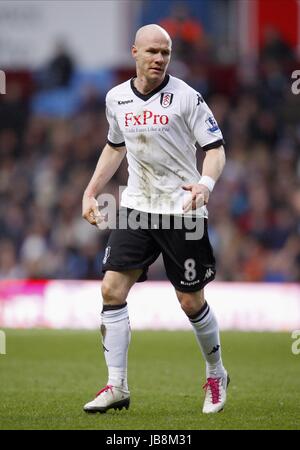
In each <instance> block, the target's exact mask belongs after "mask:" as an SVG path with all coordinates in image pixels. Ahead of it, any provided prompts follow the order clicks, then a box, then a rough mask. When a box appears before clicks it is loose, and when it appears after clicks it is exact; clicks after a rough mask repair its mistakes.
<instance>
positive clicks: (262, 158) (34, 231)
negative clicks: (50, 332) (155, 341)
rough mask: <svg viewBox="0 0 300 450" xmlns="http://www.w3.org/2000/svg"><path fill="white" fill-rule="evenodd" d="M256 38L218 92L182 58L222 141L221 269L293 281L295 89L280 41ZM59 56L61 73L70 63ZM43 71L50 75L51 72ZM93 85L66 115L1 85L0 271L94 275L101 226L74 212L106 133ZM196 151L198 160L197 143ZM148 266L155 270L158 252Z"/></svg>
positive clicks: (217, 239)
mask: <svg viewBox="0 0 300 450" xmlns="http://www.w3.org/2000/svg"><path fill="white" fill-rule="evenodd" d="M195 33H196V31H195ZM278 48H279V47H278ZM267 50H268V49H267V47H266V48H265V49H264V53H262V54H261V59H260V61H259V62H258V64H257V66H256V69H255V70H256V72H255V73H256V76H255V77H252V78H251V80H250V81H249V80H247V81H245V80H243V79H239V77H238V76H237V81H236V85H235V89H234V90H233V91H232V90H231V91H230V92H224V90H223V92H222V91H220V92H218V91H217V90H216V89H215V86H214V85H213V84H212V83H211V80H210V79H209V77H208V76H207V75H205V72H203V71H202V67H197V65H195V64H194V66H193V65H190V66H189V67H188V68H186V80H187V81H188V82H190V84H192V85H193V86H194V87H195V88H196V89H199V82H200V81H201V83H200V84H201V86H200V87H202V88H203V90H202V94H203V95H204V97H205V100H206V101H207V102H208V104H209V106H210V107H211V109H212V110H213V112H214V114H215V117H216V119H217V121H218V123H219V126H220V128H221V129H222V131H223V134H224V137H225V141H226V154H227V164H226V167H225V169H224V172H223V174H222V177H221V179H220V180H219V181H218V183H217V184H216V187H215V190H214V192H213V194H212V195H211V198H210V202H209V214H210V222H209V223H210V226H209V233H210V238H211V242H212V245H213V247H214V251H215V255H216V259H217V279H218V280H222V281H269V282H271V281H280V282H295V281H300V182H299V179H300V119H299V111H300V99H298V97H300V95H299V96H298V97H297V96H295V95H292V93H291V74H290V71H289V69H288V67H289V61H287V65H286V64H285V63H284V64H283V60H282V58H285V59H286V58H287V57H288V56H289V55H288V53H287V52H286V51H282V54H279V53H278V52H277V53H276V52H275V53H274V51H273V53H270V52H271V50H272V49H269V53H268V52H267ZM59 62H60V64H62V66H63V68H66V67H67V69H66V70H67V71H68V74H69V75H68V76H69V77H70V76H71V73H70V71H71V69H72V70H73V66H72V64H67V63H66V61H63V58H62V56H61V57H60V60H59ZM183 64H184V62H183ZM181 69H182V66H181ZM51 70H53V71H54V72H55V77H56V78H55V80H59V79H60V80H62V81H61V82H62V83H66V78H65V77H63V76H62V77H59V74H57V71H55V69H54V67H53V64H52V66H51ZM197 71H198V72H197ZM170 72H171V70H170ZM199 72H201V77H200V75H199V77H198V74H199ZM171 73H172V72H171ZM48 75H49V74H48ZM174 75H176V73H174ZM43 79H44V80H47V83H49V84H50V85H51V87H52V84H53V78H51V76H50V77H49V76H48V77H46V78H45V77H44V78H43ZM51 83H52V84H51ZM48 88H49V86H48V87H47V86H46V87H45V85H43V86H39V85H38V84H37V85H36V86H35V89H36V90H39V89H48ZM104 94H105V93H102V94H101V93H98V94H97V93H96V92H95V91H93V89H91V90H89V91H88V94H87V95H86V96H85V97H84V98H83V99H82V101H81V103H79V104H78V105H77V106H76V109H75V110H74V111H73V113H72V114H71V115H68V116H67V117H54V116H53V115H52V116H47V115H40V114H35V113H34V111H33V110H32V108H31V100H32V98H31V95H29V96H24V95H22V92H21V90H20V86H19V85H18V83H16V82H12V83H10V84H9V85H8V86H7V94H6V95H2V96H1V99H0V158H1V159H0V161H1V162H0V199H1V201H0V278H1V279H4V278H5V279H11V278H60V279H98V278H101V277H102V274H101V264H102V259H103V255H104V250H105V245H106V240H107V237H108V231H101V232H100V231H99V230H97V229H96V228H95V227H92V226H91V225H89V224H87V223H86V222H85V221H84V220H83V219H82V217H81V199H82V194H83V191H84V189H85V187H86V185H87V183H88V181H89V179H90V177H91V175H92V173H93V171H94V168H95V165H96V162H97V160H98V158H99V155H100V152H101V149H102V148H103V146H104V144H105V142H106V136H107V122H106V118H105V105H104ZM198 157H199V161H198V162H199V168H200V167H201V162H202V158H203V152H202V150H201V149H199V151H198ZM126 179H127V166H126V162H125V161H124V162H123V163H122V165H121V168H120V169H119V171H118V172H117V173H116V175H115V176H114V177H113V179H112V180H111V182H110V183H109V185H108V187H107V192H110V193H113V194H114V195H116V196H117V193H118V186H119V185H125V184H126ZM149 277H150V279H165V272H164V268H163V263H162V259H161V258H160V259H158V261H157V262H156V263H154V264H153V265H152V267H151V269H150V272H149Z"/></svg>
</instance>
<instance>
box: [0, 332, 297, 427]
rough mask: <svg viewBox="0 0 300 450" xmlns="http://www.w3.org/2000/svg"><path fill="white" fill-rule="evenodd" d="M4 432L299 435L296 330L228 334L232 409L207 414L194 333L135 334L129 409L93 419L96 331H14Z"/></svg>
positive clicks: (99, 370)
mask: <svg viewBox="0 0 300 450" xmlns="http://www.w3.org/2000/svg"><path fill="white" fill-rule="evenodd" d="M6 344H7V345H6V347H7V349H6V351H7V354H6V355H0V398H1V401H0V428H1V429H98V430H101V429H102V430H164V429H166V430H203V429H206V430H208V429H298V430H299V429H300V355H294V354H293V353H292V351H291V344H292V339H291V334H290V333H241V332H223V333H222V347H223V360H224V363H225V365H226V367H227V369H228V371H229V373H230V377H231V383H230V386H229V389H228V401H227V404H226V407H225V410H224V411H223V412H221V413H219V414H215V415H204V414H202V413H201V409H202V403H203V397H204V395H203V392H202V389H201V387H202V385H203V384H204V381H205V372H204V363H203V361H202V356H201V355H200V350H199V348H198V346H197V343H196V341H195V338H194V335H193V333H192V331H191V332H184V331H183V332H177V331H176V332H167V331H161V332H157V331H143V332H142V331H134V332H133V333H132V341H131V346H130V351H129V386H130V390H131V405H130V408H129V410H128V411H125V410H124V409H123V410H122V411H116V412H115V411H113V410H110V411H109V412H107V413H106V414H95V415H88V414H86V413H84V412H83V410H82V406H83V405H84V404H85V403H86V402H87V401H89V400H91V399H92V398H93V397H94V394H95V392H97V390H98V389H100V388H102V387H103V386H104V385H105V383H106V378H107V376H106V367H105V364H104V358H103V354H102V350H101V348H100V337H99V334H98V333H97V332H89V331H57V330H53V331H52V330H6Z"/></svg>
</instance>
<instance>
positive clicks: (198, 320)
mask: <svg viewBox="0 0 300 450" xmlns="http://www.w3.org/2000/svg"><path fill="white" fill-rule="evenodd" d="M189 320H190V322H191V324H192V326H193V329H194V332H195V335H196V338H197V341H198V343H199V345H200V348H201V351H202V354H203V357H204V359H205V361H206V378H219V377H221V376H224V374H225V373H226V371H225V369H224V366H223V363H222V358H221V344H220V335H219V327H218V323H217V320H216V317H215V315H214V313H213V311H212V310H211V308H210V307H209V306H208V304H207V303H206V302H205V303H204V305H203V307H202V308H201V309H200V311H199V312H198V313H197V314H196V315H195V316H192V317H189Z"/></svg>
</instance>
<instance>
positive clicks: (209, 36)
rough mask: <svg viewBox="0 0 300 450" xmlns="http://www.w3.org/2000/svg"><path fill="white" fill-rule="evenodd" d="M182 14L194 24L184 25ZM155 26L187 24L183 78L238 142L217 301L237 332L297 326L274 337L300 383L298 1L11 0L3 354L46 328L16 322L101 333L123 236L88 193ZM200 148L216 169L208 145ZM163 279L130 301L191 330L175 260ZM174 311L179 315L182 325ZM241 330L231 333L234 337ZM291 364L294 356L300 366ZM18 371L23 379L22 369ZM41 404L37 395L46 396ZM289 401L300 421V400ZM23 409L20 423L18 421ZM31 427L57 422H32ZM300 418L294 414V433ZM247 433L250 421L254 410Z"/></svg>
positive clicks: (1, 170)
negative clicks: (108, 110)
mask: <svg viewBox="0 0 300 450" xmlns="http://www.w3.org/2000/svg"><path fill="white" fill-rule="evenodd" d="M178 16H180V20H181V21H182V22H183V23H184V24H185V28H183V30H184V31H182V32H181V33H177V32H176V23H177V20H178ZM152 22H156V23H161V24H162V25H163V26H165V27H166V28H167V29H169V30H170V33H171V35H172V33H173V35H172V37H173V42H174V53H173V60H172V63H171V65H170V70H169V71H170V73H172V74H173V75H175V76H178V77H180V78H183V79H184V80H185V81H187V82H188V83H189V84H190V85H192V86H193V87H194V88H195V89H197V90H198V91H199V92H201V93H202V95H203V96H204V98H205V100H206V101H207V102H208V104H209V105H210V107H211V109H212V110H213V112H214V114H215V116H216V118H217V120H218V123H219V125H220V128H221V129H222V131H223V133H224V137H225V141H226V154H227V164H226V167H225V170H224V172H223V174H222V177H221V179H220V180H219V182H218V183H217V185H216V187H215V190H214V193H213V195H212V196H211V199H210V205H209V212H210V229H209V232H210V237H211V241H212V244H213V246H214V249H215V254H216V258H217V279H216V281H215V282H214V283H212V284H211V286H209V287H208V293H211V304H212V305H213V307H215V308H216V313H217V315H218V318H219V319H220V321H221V322H220V323H221V329H222V330H225V329H235V330H244V331H245V330H258V331H263V330H270V331H271V330H273V331H274V330H275V331H285V332H288V333H286V334H282V335H278V334H276V336H275V333H274V338H270V341H269V344H268V346H267V347H266V352H268V353H270V352H272V339H274V342H276V348H277V349H278V352H279V348H281V350H282V353H281V356H282V361H285V363H284V364H285V365H286V367H288V364H291V366H289V370H290V371H289V374H290V377H291V379H292V380H293V383H294V385H293V386H294V389H295V390H294V392H296V390H298V392H299V382H297V381H296V376H295V374H296V372H295V367H296V366H295V360H296V359H297V358H298V360H299V358H300V356H295V355H292V353H291V349H290V348H291V331H293V330H296V329H299V328H300V305H299V302H300V299H299V297H300V295H299V284H298V283H299V278H300V235H299V234H300V223H299V218H300V181H299V176H300V151H299V150H300V121H299V111H300V95H294V94H293V93H292V89H291V87H292V79H291V74H292V72H293V71H294V70H298V69H300V2H299V1H297V0H249V1H248V0H243V1H237V0H213V1H211V0H195V1H193V0H190V1H185V2H180V3H179V2H175V1H171V0H164V1H156V0H154V1H147V0H144V1H142V0H120V1H119V0H111V1H109V0H107V1H106V0H101V1H85V2H83V1H68V2H65V1H43V2H36V1H3V0H1V1H0V69H1V70H2V71H4V72H5V75H6V90H5V94H4V95H0V161H1V162H0V280H1V281H0V328H2V329H5V330H6V333H7V345H8V350H7V355H6V356H3V358H9V342H10V339H11V342H12V343H14V342H15V345H16V349H17V348H18V351H17V350H15V352H16V353H15V358H17V359H18V358H19V356H20V355H23V353H24V349H25V347H24V346H22V345H20V342H24V343H25V342H31V341H30V340H31V339H33V341H34V336H36V335H35V334H34V331H30V332H29V331H28V333H29V334H24V333H23V332H22V331H21V330H11V331H10V328H11V329H13V328H32V327H46V328H52V327H53V328H72V327H73V328H94V329H95V328H96V327H97V323H98V320H99V316H98V311H100V301H101V299H100V296H99V282H98V281H96V280H98V279H99V277H101V261H102V258H103V255H104V249H105V242H106V240H107V236H108V234H107V232H101V233H100V232H99V231H98V230H96V229H94V228H93V227H91V226H89V225H88V224H87V223H85V221H83V219H82V218H81V198H82V193H83V190H84V188H85V186H86V185H87V183H88V180H89V179H90V176H91V174H92V172H93V170H94V167H95V164H96V161H97V159H98V157H99V153H100V151H101V149H102V147H103V145H104V144H105V141H106V133H107V123H106V119H105V111H104V110H105V108H104V98H105V94H106V92H107V90H108V89H109V88H110V87H112V86H113V85H115V84H117V83H119V82H122V81H124V80H125V79H128V77H130V76H132V75H133V74H134V65H133V62H132V60H131V57H130V52H129V49H130V45H131V43H132V41H133V37H134V33H135V31H136V29H137V28H138V27H139V26H141V25H143V24H146V23H152ZM198 157H199V167H200V166H201V161H202V157H203V154H202V152H201V149H199V152H198ZM126 177H127V170H126V163H124V164H122V166H121V168H120V170H119V171H118V172H117V174H116V175H115V176H114V177H113V179H112V180H111V182H110V183H109V185H108V188H107V192H111V193H113V194H115V195H116V197H117V193H118V186H119V184H122V185H123V184H126ZM149 279H150V281H149V282H148V283H144V286H143V288H142V287H141V286H139V287H135V288H134V290H133V295H132V301H131V303H130V300H129V310H130V311H132V313H133V314H132V320H133V324H134V326H133V328H135V329H143V328H158V329H165V328H171V329H185V328H187V324H186V322H185V318H184V317H183V315H182V313H181V312H180V311H179V308H178V305H177V303H176V300H175V297H174V294H173V292H171V291H172V288H171V287H170V286H169V285H168V284H167V282H166V281H165V280H166V278H165V272H164V268H163V265H162V260H161V259H159V260H158V261H157V262H156V263H155V264H153V265H152V267H151V269H150V271H149ZM51 280H52V281H51ZM86 280H88V281H86ZM151 283H152V284H151ZM245 283H248V284H245ZM209 289H211V291H209ZM153 292H154V293H155V295H153ZM153 296H154V297H155V301H154V300H153V302H152V305H153V308H152V309H151V300H152V297H153ZM160 297H161V298H164V300H165V302H164V304H163V305H162V302H160ZM156 300H157V301H156ZM208 301H210V298H208ZM225 302H226V304H225ZM130 305H131V306H130ZM149 305H150V306H149ZM171 305H173V306H171ZM130 308H131V309H130ZM145 308H147V309H145ZM170 308H172V313H171V317H172V319H173V320H174V322H173V326H171V327H168V326H167V324H168V323H170ZM176 308H177V309H176ZM175 309H176V311H175ZM172 314H173V315H172ZM179 314H181V316H180V318H179ZM146 316H147V317H148V318H149V320H148V321H147V320H145V317H146ZM143 320H144V322H143ZM20 333H21V334H20ZM25 333H26V332H25ZM30 333H33V335H32V334H30ZM43 336H44V337H43ZM47 336H48V335H46V338H45V335H43V334H42V335H41V336H40V339H41V342H45V339H46V340H47V339H50V338H49V337H47ZM60 336H63V335H58V336H57V337H56V338H57V339H58V341H57V342H59V339H60ZM226 336H229V338H228V337H226ZM245 336H246V335H245ZM253 336H254V335H253ZM295 337H297V335H295ZM26 339H27V341H26ZM43 339H44V340H43ZM67 339H70V337H68V338H67ZM180 339H181V338H180V337H178V342H179V340H180ZM226 339H228V340H229V342H231V341H230V339H231V338H230V335H226V333H225V343H226ZM234 339H235V338H234V336H233V339H232V342H234ZM239 339H240V338H239ZM241 339H242V340H241V342H242V341H243V339H245V341H243V342H244V345H245V346H247V345H250V347H249V348H250V349H251V341H252V340H253V341H252V342H253V343H254V342H258V343H257V345H258V346H261V347H263V344H264V343H265V342H267V340H266V341H263V338H261V339H262V340H261V341H259V339H258V341H256V340H255V339H254V337H252V336H251V335H249V340H248V341H247V342H246V337H245V338H241ZM80 340H81V338H78V341H77V342H78V343H79V342H81V341H80ZM83 340H84V339H83ZM49 342H50V341H49ZM49 342H48V344H49ZM74 342H75V340H74ZM18 345H19V347H18ZM24 345H25V344H24ZM49 345H50V344H49ZM78 345H80V344H78ZM92 345H94V344H92ZM234 345H235V344H232V347H230V348H231V349H232V352H233V351H234V349H235V347H234ZM253 345H256V344H253ZM280 346H281V347H280ZM71 347H72V345H71ZM47 348H48V349H49V347H47ZM62 348H63V346H62ZM65 348H66V349H67V350H65V351H66V352H68V351H69V352H70V354H71V355H72V351H70V347H68V345H67V346H66V347H65ZM10 349H11V350H10V351H11V352H12V353H13V350H14V349H13V344H11V347H10ZM62 351H63V350H62ZM183 351H184V350H183ZM251 351H252V350H250V352H251ZM24 354H26V351H25V353H24ZM49 354H50V359H51V351H50V353H49ZM279 354H280V353H278V355H279ZM291 355H292V356H291ZM31 356H32V355H31ZM31 356H30V357H31ZM73 356H74V355H73ZM256 356H257V355H254V357H256ZM39 357H41V355H40V356H39V355H37V361H36V364H37V368H36V370H37V373H38V368H40V366H39V359H38V358H39ZM56 357H57V355H56ZM64 357H66V354H64ZM156 357H157V354H156ZM288 357H291V358H294V359H293V360H292V359H290V360H289V362H287V361H286V359H285V358H288ZM1 358H2V356H1ZM53 358H54V359H53V361H54V360H55V357H54V356H53ZM57 358H58V359H57V360H59V361H60V359H59V358H60V356H59V357H57ZM94 358H99V355H98V356H96V353H95V355H94ZM21 360H22V357H21ZM1 362H3V359H2V361H1ZM99 364H100V363H99ZM259 364H260V363H259ZM261 364H264V361H262V362H261ZM276 364H280V363H279V361H276V363H275V365H273V366H272V365H270V374H271V373H272V371H273V370H274V371H275V370H277V369H278V366H277V365H276ZM298 364H299V361H298ZM11 367H13V366H11ZM14 367H15V366H14ZM101 367H102V366H101ZM98 368H99V367H98ZM4 369H5V368H4ZM28 370H29V369H28ZM101 370H103V371H104V369H103V367H102V369H101ZM165 370H166V371H167V370H170V369H167V368H166V369H165ZM236 371H237V372H238V370H237V369H236ZM242 371H243V368H242V367H240V372H238V373H239V374H241V376H242ZM3 373H4V374H5V371H4V372H3ZM14 373H15V370H14ZM25 373H27V372H26V370H25ZM89 373H91V372H89ZM27 375H28V379H29V378H30V376H31V375H30V372H29V371H28V373H27ZM82 375H83V377H84V376H86V374H85V373H82ZM281 375H282V377H284V376H285V375H284V374H281ZM5 376H6V377H7V380H9V379H10V377H11V370H9V366H8V367H7V373H6V375H5ZM95 376H96V375H95ZM97 376H98V375H97ZM270 376H271V375H270ZM5 379H6V378H5ZM12 379H13V378H12ZM280 379H282V378H280ZM287 379H288V378H286V380H287ZM291 379H290V381H289V382H290V383H291ZM243 382H244V380H243ZM2 385H3V384H2ZM49 388H50V387H49ZM90 389H94V387H93V386H91V387H90ZM237 389H239V388H237ZM263 389H264V387H262V390H263ZM28 395H29V394H28ZM86 395H88V394H86ZM257 395H258V396H259V394H257ZM28 400H29V403H30V404H32V401H33V400H32V396H31V397H30V398H28ZM36 401H38V400H36ZM66 401H68V400H66ZM80 401H81V400H80ZM287 404H288V405H289V407H290V410H291V411H293V413H294V414H295V415H294V416H293V417H294V418H295V417H296V413H295V411H296V410H295V404H294V403H293V402H292V399H291V400H290V403H288V402H286V403H285V404H284V406H287ZM7 405H9V403H7ZM4 406H5V403H4ZM246 406H247V405H246V404H245V417H246ZM9 407H10V406H8V408H9ZM76 407H77V406H76ZM277 407H278V404H277ZM16 408H17V405H16ZM74 408H75V406H74ZM270 410H272V408H271V406H270ZM283 410H285V409H284V407H283ZM45 411H46V407H45ZM6 412H7V411H6ZM45 414H46V412H45ZM29 415H30V414H29ZM29 415H28V417H29ZM267 415H268V417H270V414H269V413H268V414H267V413H266V417H267ZM11 416H12V419H11V420H12V421H11V422H6V423H7V424H8V425H6V426H8V427H16V424H15V422H14V419H13V412H12V415H11ZM250 416H251V414H250ZM291 416H292V414H291ZM229 417H230V416H229ZM148 419H149V418H148ZM148 419H147V420H148ZM24 420H25V419H24ZM80 420H81V419H80ZM145 420H146V419H145ZM245 420H246V419H245ZM247 420H248V422H247V423H248V426H251V423H252V426H254V427H255V426H257V427H259V426H260V425H259V424H257V423H256V422H251V420H250V421H249V416H248V418H247ZM253 420H254V419H253ZM22 423H23V426H24V427H25V428H26V427H29V428H30V427H39V426H40V427H45V426H46V425H45V423H44V422H40V423H39V422H37V421H36V422H34V420H31V419H30V420H29V419H28V421H27V422H26V420H25V421H24V422H22ZM74 423H76V421H75V422H74ZM79 423H80V422H79V419H78V424H77V425H76V426H77V427H79V428H80V425H79ZM153 423H154V425H152V426H156V425H157V424H156V425H155V422H153ZM166 423H167V424H169V425H168V426H169V427H170V426H171V427H172V425H170V423H169V422H166ZM166 423H165V422H164V423H163V425H161V426H162V427H166V426H167V425H166ZM178 423H179V422H176V421H175V422H174V426H173V428H174V427H175V428H176V427H178V426H179V425H178ZM191 423H192V422H191ZM235 423H236V422H232V423H229V422H228V423H226V421H224V425H223V426H224V427H225V428H226V427H231V426H234V424H235ZM282 423H284V422H282ZM25 424H26V425H25ZM249 424H250V425H249ZM288 424H289V425H288ZM295 424H296V422H295V420H294V421H293V419H291V417H287V422H286V424H285V425H284V426H286V427H287V428H288V427H297V425H295ZM48 426H49V427H51V423H50V425H48ZM61 426H63V425H61ZM65 426H71V422H68V423H67V424H65ZM89 426H91V424H90V423H89ZM106 426H108V427H109V426H112V427H114V426H115V425H113V424H112V423H111V422H109V424H108V425H107V423H106ZM119 426H120V427H121V428H122V427H124V426H125V425H124V424H121V425H119ZM145 426H146V425H145ZM190 426H191V427H193V424H192V425H190ZM206 426H208V427H214V426H216V427H217V425H216V424H209V425H207V424H206ZM244 426H246V422H245V423H244ZM269 426H270V427H271V428H272V426H274V427H277V428H279V427H280V422H278V423H277V422H276V420H275V419H274V418H273V422H272V420H271V421H270V424H269ZM53 427H60V425H59V424H58V423H57V424H54V423H53ZM71 427H72V426H71ZM74 427H75V425H74ZM127 427H128V428H130V425H128V426H127ZM237 427H243V417H242V416H241V424H238V425H237ZM125 428H126V426H125ZM183 428H184V426H183ZM158 429H159V425H158Z"/></svg>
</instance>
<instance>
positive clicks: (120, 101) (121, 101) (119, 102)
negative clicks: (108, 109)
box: [118, 99, 133, 105]
mask: <svg viewBox="0 0 300 450" xmlns="http://www.w3.org/2000/svg"><path fill="white" fill-rule="evenodd" d="M128 103H133V100H132V99H131V100H119V101H118V105H128Z"/></svg>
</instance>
